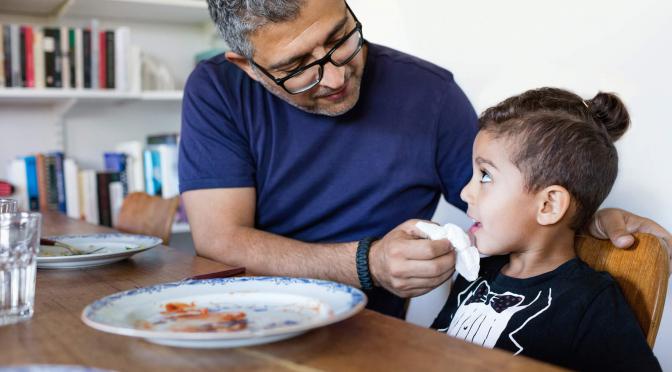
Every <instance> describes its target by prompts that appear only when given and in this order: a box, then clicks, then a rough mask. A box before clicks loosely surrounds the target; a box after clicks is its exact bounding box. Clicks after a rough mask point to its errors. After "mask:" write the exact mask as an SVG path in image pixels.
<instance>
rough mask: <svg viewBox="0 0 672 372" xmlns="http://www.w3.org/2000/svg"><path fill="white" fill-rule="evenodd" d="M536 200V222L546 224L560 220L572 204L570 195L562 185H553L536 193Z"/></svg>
mask: <svg viewBox="0 0 672 372" xmlns="http://www.w3.org/2000/svg"><path fill="white" fill-rule="evenodd" d="M537 202H538V209H537V223H539V224H540V225H544V226H546V225H553V224H556V223H558V222H560V220H562V218H563V217H564V216H565V214H567V211H568V210H569V207H570V205H571V204H572V197H571V195H570V194H569V191H567V189H565V188H564V187H562V186H558V185H553V186H548V187H546V188H545V189H543V190H541V191H540V192H538V193H537Z"/></svg>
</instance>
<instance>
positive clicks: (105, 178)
mask: <svg viewBox="0 0 672 372" xmlns="http://www.w3.org/2000/svg"><path fill="white" fill-rule="evenodd" d="M96 181H97V183H98V216H99V223H100V224H101V225H103V226H108V227H112V208H111V203H110V184H111V183H112V182H119V173H116V172H100V173H97V174H96Z"/></svg>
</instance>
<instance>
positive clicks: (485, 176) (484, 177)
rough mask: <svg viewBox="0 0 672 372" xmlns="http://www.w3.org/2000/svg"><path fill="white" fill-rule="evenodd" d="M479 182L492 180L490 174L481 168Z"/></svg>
mask: <svg viewBox="0 0 672 372" xmlns="http://www.w3.org/2000/svg"><path fill="white" fill-rule="evenodd" d="M479 182H480V183H490V182H492V178H490V175H489V174H488V172H486V171H484V170H482V171H481V179H480V180H479Z"/></svg>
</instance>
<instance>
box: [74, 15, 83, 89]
mask: <svg viewBox="0 0 672 372" xmlns="http://www.w3.org/2000/svg"><path fill="white" fill-rule="evenodd" d="M82 32H83V31H82V29H81V28H76V29H75V87H76V88H77V89H82V88H84V43H83V40H82Z"/></svg>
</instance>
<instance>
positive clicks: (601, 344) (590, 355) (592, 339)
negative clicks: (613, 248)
mask: <svg viewBox="0 0 672 372" xmlns="http://www.w3.org/2000/svg"><path fill="white" fill-rule="evenodd" d="M573 349H574V353H573V355H574V360H573V363H571V364H569V367H570V368H572V369H577V370H582V371H585V370H604V371H660V370H661V368H660V364H659V363H658V360H657V359H656V357H655V356H654V355H653V351H651V348H650V347H649V345H648V344H647V343H646V339H645V338H644V333H643V332H642V330H641V328H640V327H639V324H638V323H637V320H636V318H635V315H634V313H633V312H632V310H631V309H630V307H629V306H628V304H627V303H626V302H625V298H624V297H623V295H622V293H621V291H620V289H619V288H618V286H617V284H616V283H615V282H612V283H610V284H609V285H608V286H607V287H606V288H604V289H603V290H602V291H600V293H599V294H598V295H597V296H596V297H595V299H594V300H593V302H592V303H591V304H590V306H589V307H588V308H587V310H586V313H585V315H584V317H583V319H582V320H581V322H580V323H579V326H578V329H577V333H576V337H575V339H574V345H573Z"/></svg>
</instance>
